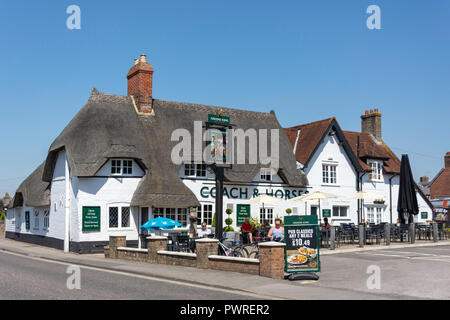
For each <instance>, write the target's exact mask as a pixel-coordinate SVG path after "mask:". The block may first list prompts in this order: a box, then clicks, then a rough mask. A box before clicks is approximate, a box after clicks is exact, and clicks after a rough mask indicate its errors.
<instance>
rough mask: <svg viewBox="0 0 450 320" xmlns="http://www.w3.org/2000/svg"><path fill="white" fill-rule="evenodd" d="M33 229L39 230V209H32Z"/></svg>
mask: <svg viewBox="0 0 450 320" xmlns="http://www.w3.org/2000/svg"><path fill="white" fill-rule="evenodd" d="M34 230H39V210H34Z"/></svg>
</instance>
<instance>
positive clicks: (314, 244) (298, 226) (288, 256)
mask: <svg viewBox="0 0 450 320" xmlns="http://www.w3.org/2000/svg"><path fill="white" fill-rule="evenodd" d="M314 222H316V223H314ZM284 239H285V241H286V249H285V271H286V272H289V273H292V272H319V271H320V259H319V226H318V225H317V217H316V216H309V217H308V216H301V217H300V216H299V217H295V216H291V217H289V219H287V220H285V225H284Z"/></svg>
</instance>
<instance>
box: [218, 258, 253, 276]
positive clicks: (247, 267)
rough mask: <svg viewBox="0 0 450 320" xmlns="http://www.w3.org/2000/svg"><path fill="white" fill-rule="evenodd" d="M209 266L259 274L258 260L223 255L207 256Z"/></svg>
mask: <svg viewBox="0 0 450 320" xmlns="http://www.w3.org/2000/svg"><path fill="white" fill-rule="evenodd" d="M209 268H210V269H214V270H224V271H232V272H241V273H249V274H255V275H259V260H258V259H247V258H233V257H223V256H209Z"/></svg>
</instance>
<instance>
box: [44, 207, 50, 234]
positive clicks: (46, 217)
mask: <svg viewBox="0 0 450 320" xmlns="http://www.w3.org/2000/svg"><path fill="white" fill-rule="evenodd" d="M49 227H50V211H49V210H44V230H48V228H49Z"/></svg>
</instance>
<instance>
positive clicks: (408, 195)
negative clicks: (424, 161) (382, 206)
mask: <svg viewBox="0 0 450 320" xmlns="http://www.w3.org/2000/svg"><path fill="white" fill-rule="evenodd" d="M415 185H416V184H415V182H414V179H413V175H412V172H411V166H410V165H409V158H408V155H407V154H403V155H402V163H401V166H400V190H399V193H398V203H397V211H398V216H399V218H400V221H401V223H405V213H408V214H409V223H412V222H413V221H414V220H413V215H416V214H418V213H419V205H418V204H417V196H416V188H415Z"/></svg>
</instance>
